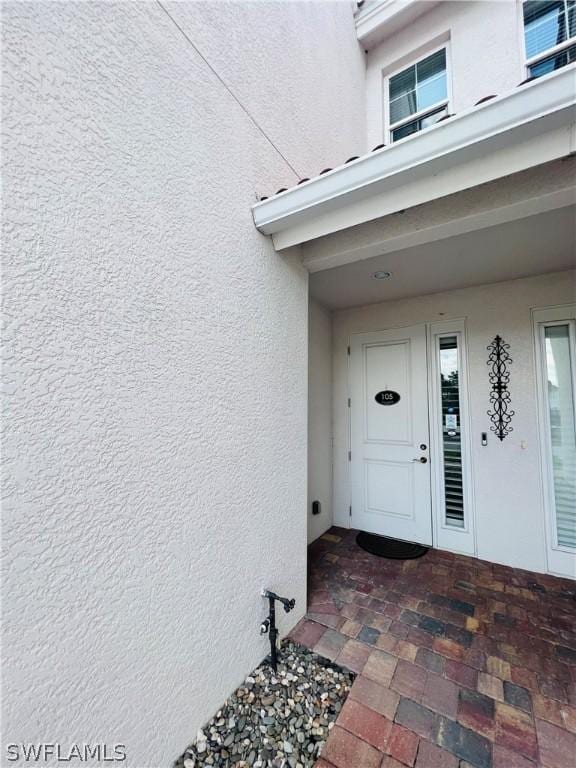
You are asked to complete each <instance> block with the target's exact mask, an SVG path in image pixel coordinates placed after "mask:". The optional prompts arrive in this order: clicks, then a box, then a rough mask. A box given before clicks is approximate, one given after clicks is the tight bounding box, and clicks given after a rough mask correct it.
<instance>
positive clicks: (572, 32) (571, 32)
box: [568, 0, 576, 37]
mask: <svg viewBox="0 0 576 768" xmlns="http://www.w3.org/2000/svg"><path fill="white" fill-rule="evenodd" d="M568 37H576V0H573V1H572V2H569V3H568Z"/></svg>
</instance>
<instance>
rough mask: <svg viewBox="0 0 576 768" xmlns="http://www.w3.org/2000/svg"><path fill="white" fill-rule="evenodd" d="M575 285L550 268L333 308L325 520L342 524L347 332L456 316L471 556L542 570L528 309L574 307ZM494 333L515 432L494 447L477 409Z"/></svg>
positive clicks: (485, 393) (574, 277)
mask: <svg viewBox="0 0 576 768" xmlns="http://www.w3.org/2000/svg"><path fill="white" fill-rule="evenodd" d="M575 289H576V273H575V272H573V271H570V272H558V273H556V274H551V275H543V276H541V277H532V278H527V279H522V280H511V281H508V282H502V283H494V284H492V285H485V286H480V287H477V288H465V289H462V290H456V291H448V292H446V293H437V294H432V295H429V296H419V297H417V298H414V299H403V300H399V301H389V302H384V303H381V304H371V305H369V306H365V307H358V308H355V309H350V310H341V311H337V312H334V313H333V315H332V317H333V349H334V394H333V398H334V523H335V524H336V525H344V526H348V525H349V517H348V504H349V503H350V501H349V499H350V477H349V464H348V450H349V445H348V443H349V426H348V425H349V416H348V409H347V407H346V398H347V397H348V396H349V392H348V386H349V385H348V381H349V374H348V356H347V346H348V344H349V343H350V334H352V333H361V332H364V331H378V330H384V329H389V328H400V327H402V326H409V325H416V324H417V323H428V322H435V321H445V320H452V319H457V318H458V319H459V318H465V320H466V335H467V356H468V371H467V375H468V387H469V409H470V421H471V438H472V440H471V442H472V454H471V465H472V483H473V497H474V514H475V525H476V552H477V556H478V557H480V558H482V559H484V560H490V561H493V562H497V563H504V564H505V565H510V566H513V567H519V568H527V569H529V570H534V571H540V572H544V571H546V570H547V565H546V538H545V534H544V525H545V514H544V508H543V497H542V488H541V468H540V448H539V436H538V424H537V401H536V373H535V360H534V340H533V331H532V321H531V314H530V310H531V309H533V308H538V307H547V306H553V305H557V304H568V303H570V302H573V301H574V295H575ZM497 333H498V334H500V335H501V336H503V337H504V340H505V341H506V342H507V343H509V344H510V355H511V357H512V360H513V362H512V363H511V365H510V392H511V398H512V409H513V410H514V417H513V419H512V427H513V430H514V431H513V432H511V433H510V434H509V435H508V436H507V437H506V439H505V440H504V441H503V442H500V441H499V440H498V439H497V438H496V437H495V435H494V434H493V433H492V432H491V431H490V427H491V422H490V419H489V417H488V416H487V413H486V412H487V410H488V409H489V407H490V399H489V394H490V384H489V381H488V367H487V365H486V360H487V355H488V352H487V351H486V347H487V345H488V344H489V343H490V342H491V341H492V339H493V338H494V336H495V335H496V334H497ZM482 432H487V433H488V445H487V446H482V444H481V434H482ZM432 460H433V459H432Z"/></svg>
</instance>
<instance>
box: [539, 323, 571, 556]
mask: <svg viewBox="0 0 576 768" xmlns="http://www.w3.org/2000/svg"><path fill="white" fill-rule="evenodd" d="M544 367H545V374H546V375H545V391H544V397H545V399H546V410H547V415H548V430H549V440H550V452H551V470H552V482H553V494H552V495H553V504H554V516H555V525H556V540H557V546H559V547H567V548H569V549H576V419H575V413H574V410H575V405H574V374H575V371H574V324H573V323H568V322H567V323H558V324H554V325H545V326H544Z"/></svg>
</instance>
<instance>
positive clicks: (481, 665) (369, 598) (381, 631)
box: [291, 528, 576, 768]
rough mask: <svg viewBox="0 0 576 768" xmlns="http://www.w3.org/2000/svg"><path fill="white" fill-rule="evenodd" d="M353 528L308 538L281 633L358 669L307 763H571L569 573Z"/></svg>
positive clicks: (480, 766)
mask: <svg viewBox="0 0 576 768" xmlns="http://www.w3.org/2000/svg"><path fill="white" fill-rule="evenodd" d="M356 533H357V532H356V531H353V530H344V529H341V528H332V529H331V530H330V531H329V532H328V533H326V534H324V535H323V536H322V537H321V538H319V539H318V540H316V541H315V542H314V543H313V544H312V545H311V546H310V549H309V582H308V584H309V597H308V613H307V615H306V617H305V618H304V619H303V620H302V621H301V622H300V623H299V624H298V625H297V627H296V628H295V629H294V630H293V631H292V633H291V636H292V637H293V639H294V640H296V641H297V642H299V643H302V644H303V645H306V646H308V647H310V648H313V649H314V650H315V651H316V652H317V653H319V654H321V655H323V656H326V657H328V658H330V659H331V660H333V661H335V662H337V663H339V664H340V665H342V666H343V667H347V668H348V669H351V670H353V671H354V672H356V673H357V678H356V680H355V682H354V685H353V687H352V691H351V693H350V695H349V697H348V699H347V701H346V703H345V704H344V707H343V709H342V711H341V712H340V714H339V716H338V719H337V721H336V724H335V726H334V728H333V729H332V731H331V733H330V736H329V738H328V741H327V742H326V745H325V748H324V751H323V756H322V759H321V760H320V761H319V762H318V763H317V768H333V766H335V767H336V768H401V767H403V766H416V768H469V766H475V768H534V766H544V767H545V768H574V766H576V620H575V611H576V583H575V582H573V581H570V580H566V579H559V578H555V577H553V576H545V575H541V574H535V573H530V572H528V571H522V570H517V569H513V568H508V567H505V566H501V565H495V564H493V563H488V562H484V561H482V560H477V559H474V558H471V557H465V556H461V555H454V554H451V553H448V552H441V551H439V550H432V549H431V550H430V551H429V552H428V554H426V555H425V556H424V557H423V558H421V559H418V560H409V561H404V562H399V561H392V560H384V559H382V558H378V557H375V556H374V555H370V554H368V553H366V552H364V551H363V550H361V549H360V548H359V547H358V546H357V545H356V542H355V539H356Z"/></svg>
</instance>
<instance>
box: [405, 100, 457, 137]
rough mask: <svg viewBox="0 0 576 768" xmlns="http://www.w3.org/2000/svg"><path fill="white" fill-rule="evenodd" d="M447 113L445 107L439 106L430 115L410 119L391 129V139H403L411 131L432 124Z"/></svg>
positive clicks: (416, 130) (413, 131)
mask: <svg viewBox="0 0 576 768" xmlns="http://www.w3.org/2000/svg"><path fill="white" fill-rule="evenodd" d="M446 114H448V108H447V107H440V109H437V110H435V111H434V112H432V114H430V115H424V117H420V118H418V119H417V120H411V121H410V122H409V123H405V124H404V125H402V126H400V127H399V128H395V129H394V130H393V131H392V141H398V139H405V138H406V136H411V135H412V134H413V133H418V131H421V130H422V129H423V128H427V127H428V126H429V125H434V123H437V122H438V120H440V118H441V117H444V115H446Z"/></svg>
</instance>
